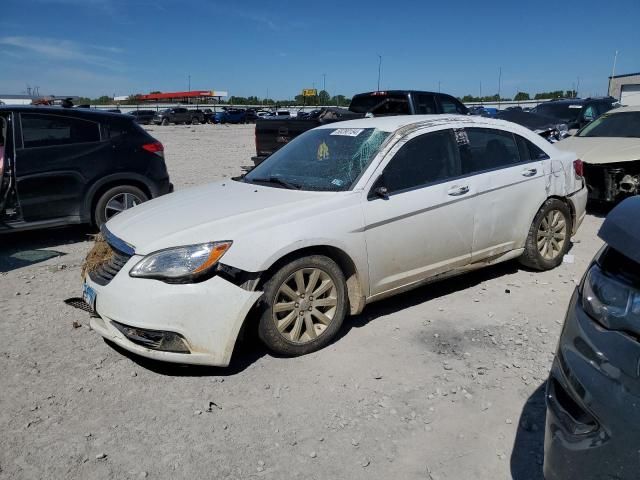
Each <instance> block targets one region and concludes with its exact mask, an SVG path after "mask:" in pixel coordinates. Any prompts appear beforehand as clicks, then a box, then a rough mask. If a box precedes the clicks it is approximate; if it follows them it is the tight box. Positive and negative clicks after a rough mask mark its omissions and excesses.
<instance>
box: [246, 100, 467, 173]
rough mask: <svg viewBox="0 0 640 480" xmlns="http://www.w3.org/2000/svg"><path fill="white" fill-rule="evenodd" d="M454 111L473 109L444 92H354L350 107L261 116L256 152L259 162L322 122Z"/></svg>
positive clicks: (258, 122)
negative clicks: (300, 113) (302, 113)
mask: <svg viewBox="0 0 640 480" xmlns="http://www.w3.org/2000/svg"><path fill="white" fill-rule="evenodd" d="M441 113H453V114H461V115H467V114H468V113H469V111H468V110H467V107H465V106H464V105H463V104H462V103H461V102H460V101H459V100H457V99H456V98H454V97H452V96H451V95H447V94H444V93H434V92H421V91H416V90H387V91H384V92H367V93H359V94H357V95H354V97H353V99H352V100H351V104H350V105H349V109H348V110H346V109H344V108H323V109H320V110H315V111H313V112H311V114H310V115H305V116H304V117H303V118H296V117H292V118H289V117H287V118H284V119H283V118H278V117H266V118H258V119H257V121H256V156H255V157H252V158H251V160H253V163H254V164H255V165H258V164H259V163H260V162H262V161H263V160H264V159H265V158H267V157H268V156H269V155H271V154H272V153H273V152H275V151H276V150H278V149H279V148H280V147H282V146H283V145H285V144H287V143H289V142H290V141H291V140H292V139H294V138H295V137H297V136H298V135H300V134H301V133H304V132H306V131H307V130H311V129H312V128H315V127H317V126H319V125H322V124H325V123H331V122H340V121H343V120H352V119H355V118H362V117H364V116H365V115H367V114H371V115H373V116H376V117H379V116H383V115H428V114H441Z"/></svg>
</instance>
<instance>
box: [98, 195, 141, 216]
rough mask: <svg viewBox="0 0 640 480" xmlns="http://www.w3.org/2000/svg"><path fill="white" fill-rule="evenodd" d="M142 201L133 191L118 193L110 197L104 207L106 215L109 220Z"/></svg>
mask: <svg viewBox="0 0 640 480" xmlns="http://www.w3.org/2000/svg"><path fill="white" fill-rule="evenodd" d="M141 203H142V200H141V199H140V198H138V196H137V195H134V194H132V193H118V194H117V195H114V196H113V197H111V198H110V199H109V201H108V202H107V204H106V206H105V207H104V216H105V218H106V219H107V220H109V219H110V218H112V217H114V216H116V215H117V214H119V213H120V212H124V211H125V210H128V209H130V208H133V207H135V206H136V205H139V204H141Z"/></svg>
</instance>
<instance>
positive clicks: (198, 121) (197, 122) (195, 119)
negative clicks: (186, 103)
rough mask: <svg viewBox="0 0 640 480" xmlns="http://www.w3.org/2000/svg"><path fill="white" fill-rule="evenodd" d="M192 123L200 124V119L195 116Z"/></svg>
mask: <svg viewBox="0 0 640 480" xmlns="http://www.w3.org/2000/svg"><path fill="white" fill-rule="evenodd" d="M191 125H200V120H198V119H197V118H196V117H193V118H192V119H191Z"/></svg>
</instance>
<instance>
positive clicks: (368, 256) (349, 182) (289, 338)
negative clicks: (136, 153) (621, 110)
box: [84, 115, 587, 366]
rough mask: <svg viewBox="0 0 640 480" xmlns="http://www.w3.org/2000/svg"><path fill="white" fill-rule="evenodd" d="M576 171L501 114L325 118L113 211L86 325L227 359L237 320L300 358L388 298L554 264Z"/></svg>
mask: <svg viewBox="0 0 640 480" xmlns="http://www.w3.org/2000/svg"><path fill="white" fill-rule="evenodd" d="M580 173H581V164H580V162H579V161H578V160H577V159H576V156H575V154H572V153H562V152H560V151H559V150H557V149H556V148H555V147H554V146H553V145H551V144H549V143H547V142H546V141H544V140H543V139H542V138H541V137H539V136H537V135H535V134H533V133H532V132H531V131H529V130H527V129H525V128H523V127H520V126H518V125H515V124H512V123H508V122H503V121H499V120H492V119H486V118H482V117H465V116H457V115H448V116H443V115H440V116H398V117H383V118H369V119H362V120H355V121H348V122H340V123H334V124H329V125H325V126H321V127H318V128H316V129H313V130H310V131H309V132H306V133H305V134H303V135H301V136H299V137H298V138H296V139H295V140H293V141H292V142H291V143H289V144H288V145H286V146H285V147H284V148H282V149H280V150H279V151H277V152H276V153H274V154H273V155H272V156H271V157H269V158H268V159H267V160H266V161H265V162H263V163H262V164H260V165H259V166H258V167H256V168H255V169H254V170H252V171H251V172H249V173H248V174H247V175H246V176H244V177H242V178H237V179H229V180H225V181H220V182H216V183H212V184H209V185H204V186H200V187H197V188H191V189H188V190H182V191H179V192H176V193H173V194H171V195H167V196H164V197H160V198H158V199H155V200H152V201H150V202H147V203H144V204H142V205H140V206H137V207H136V208H134V209H132V210H129V211H126V212H123V213H122V214H120V215H118V216H117V217H115V218H113V219H112V220H110V221H109V222H108V223H107V224H106V226H105V227H104V229H103V236H104V238H105V239H106V241H107V242H108V246H107V247H106V249H107V254H106V255H104V258H103V260H101V261H100V262H98V263H97V264H95V262H94V264H93V265H91V266H90V268H89V273H88V274H87V275H86V276H85V283H84V299H85V301H86V302H87V303H88V304H89V305H90V307H91V308H92V309H93V310H94V312H95V315H94V318H92V320H91V326H92V327H93V328H94V329H95V330H96V331H97V332H98V333H100V334H101V335H102V336H104V337H105V338H107V339H109V340H111V341H113V342H115V343H116V344H118V345H120V346H121V347H123V348H125V349H126V350H129V351H131V352H134V353H137V354H140V355H143V356H145V357H150V358H154V359H158V360H165V361H170V362H178V363H191V364H206V365H219V366H226V365H228V364H229V361H230V359H231V355H232V352H233V349H234V345H235V343H236V339H237V337H238V334H239V332H240V330H241V328H243V327H245V328H256V329H257V331H258V334H259V336H260V338H261V339H262V341H263V342H264V343H265V344H266V345H267V347H268V348H269V349H271V350H272V351H274V352H277V353H278V354H284V355H301V354H305V353H308V352H312V351H314V350H317V349H319V348H322V347H323V346H325V345H327V344H328V343H329V342H330V341H331V340H332V339H333V338H334V337H335V336H336V334H337V332H338V331H339V329H340V326H341V324H342V322H343V319H344V318H345V316H347V315H356V314H358V313H360V312H361V311H362V310H363V309H364V308H365V305H366V304H368V303H371V302H373V301H376V300H380V299H382V298H385V297H388V296H390V295H393V294H396V293H398V292H401V291H405V290H407V289H410V288H413V287H416V286H419V285H421V284H425V283H427V282H430V281H433V280H436V279H441V278H444V277H449V276H452V275H457V274H460V273H463V272H466V271H469V270H472V269H476V268H479V267H482V266H485V265H490V264H494V263H497V262H502V261H505V260H509V259H514V258H519V259H520V261H521V263H523V264H524V265H526V266H528V267H530V268H533V269H539V270H544V269H549V268H553V267H555V266H557V265H558V264H559V263H560V262H562V257H563V255H564V254H565V253H566V252H567V249H568V248H569V244H570V237H571V235H572V234H573V233H575V231H576V229H577V228H578V226H579V225H580V223H581V221H582V219H583V218H584V215H585V204H586V198H587V192H586V189H585V187H584V182H583V179H582V177H581V176H580ZM101 246H102V247H104V243H103V244H102V245H101ZM101 246H100V245H98V246H97V247H96V248H100V247H101ZM94 253H96V252H94ZM103 253H104V252H103ZM93 258H94V259H95V255H94V257H93Z"/></svg>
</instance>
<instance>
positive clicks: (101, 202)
mask: <svg viewBox="0 0 640 480" xmlns="http://www.w3.org/2000/svg"><path fill="white" fill-rule="evenodd" d="M147 200H149V197H148V196H147V195H146V194H145V193H144V192H143V191H142V190H140V189H139V188H138V187H134V186H132V185H118V186H117V187H113V188H110V189H109V190H107V191H106V192H104V193H103V194H102V195H100V198H98V201H97V202H96V207H95V210H94V214H93V218H94V222H95V224H96V227H98V228H100V227H101V226H102V224H104V223H106V222H107V221H108V220H110V219H111V218H113V217H115V216H116V215H117V214H119V213H121V212H124V211H125V210H129V209H130V208H133V207H135V206H136V205H139V204H140V203H143V202H146V201H147Z"/></svg>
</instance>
